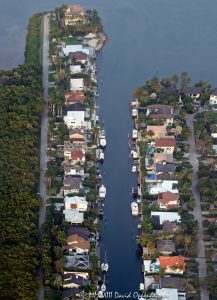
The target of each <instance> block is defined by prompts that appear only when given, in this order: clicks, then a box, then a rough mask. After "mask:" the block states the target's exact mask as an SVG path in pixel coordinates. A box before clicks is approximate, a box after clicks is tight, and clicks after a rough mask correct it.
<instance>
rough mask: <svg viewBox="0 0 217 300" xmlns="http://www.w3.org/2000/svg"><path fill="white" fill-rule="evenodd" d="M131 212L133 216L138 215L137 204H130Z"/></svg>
mask: <svg viewBox="0 0 217 300" xmlns="http://www.w3.org/2000/svg"><path fill="white" fill-rule="evenodd" d="M131 211H132V215H133V216H138V214H139V207H138V203H136V202H132V203H131Z"/></svg>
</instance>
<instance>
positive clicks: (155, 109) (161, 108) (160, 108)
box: [146, 104, 174, 116]
mask: <svg viewBox="0 0 217 300" xmlns="http://www.w3.org/2000/svg"><path fill="white" fill-rule="evenodd" d="M146 109H147V112H146V115H147V116H148V115H150V114H171V115H173V110H174V109H173V106H171V105H165V104H151V105H148V106H146Z"/></svg>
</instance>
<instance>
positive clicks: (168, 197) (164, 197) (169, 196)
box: [159, 192, 180, 205]
mask: <svg viewBox="0 0 217 300" xmlns="http://www.w3.org/2000/svg"><path fill="white" fill-rule="evenodd" d="M159 200H160V203H161V204H163V205H168V204H169V203H170V201H176V202H177V203H178V204H179V202H180V201H179V195H178V194H174V193H171V192H164V193H160V194H159Z"/></svg>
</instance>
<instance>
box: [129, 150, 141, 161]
mask: <svg viewBox="0 0 217 300" xmlns="http://www.w3.org/2000/svg"><path fill="white" fill-rule="evenodd" d="M131 155H132V157H133V159H135V160H137V159H138V158H139V157H138V153H137V152H136V151H135V150H131Z"/></svg>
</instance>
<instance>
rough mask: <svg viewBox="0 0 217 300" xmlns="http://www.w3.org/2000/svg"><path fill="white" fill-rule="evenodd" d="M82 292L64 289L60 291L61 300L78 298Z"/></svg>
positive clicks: (76, 289)
mask: <svg viewBox="0 0 217 300" xmlns="http://www.w3.org/2000/svg"><path fill="white" fill-rule="evenodd" d="M81 292H82V290H81V289H80V288H64V289H63V291H62V293H61V294H62V300H64V299H65V298H66V299H67V298H68V299H74V298H79V296H80V295H81Z"/></svg>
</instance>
